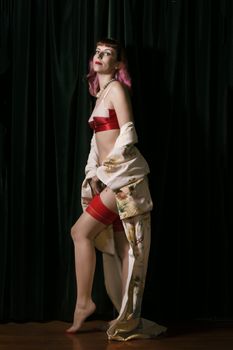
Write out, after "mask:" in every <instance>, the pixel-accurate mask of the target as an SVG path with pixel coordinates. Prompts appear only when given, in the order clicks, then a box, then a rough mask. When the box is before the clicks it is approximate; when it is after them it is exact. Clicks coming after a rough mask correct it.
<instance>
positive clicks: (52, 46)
mask: <svg viewBox="0 0 233 350" xmlns="http://www.w3.org/2000/svg"><path fill="white" fill-rule="evenodd" d="M0 13H1V17H0V20H1V22H0V30H1V31H0V89H1V91H0V97H1V98H0V321H1V322H7V321H9V320H13V321H20V322H23V321H26V320H32V321H46V320H49V319H59V320H67V321H70V320H71V319H72V312H73V307H74V303H75V296H76V287H75V274H74V255H73V243H72V240H71V237H70V227H71V226H72V224H73V223H74V222H75V220H76V218H77V217H78V216H79V214H80V213H81V206H80V185H81V181H82V179H83V176H84V166H85V163H86V159H87V155H88V151H89V141H90V137H91V131H90V130H89V127H88V125H87V120H88V118H89V115H90V111H91V109H92V103H93V101H92V100H91V98H90V96H89V93H88V88H87V82H86V79H85V76H86V74H87V71H88V60H89V57H90V55H91V54H92V52H93V50H94V48H95V41H96V40H97V39H99V38H100V37H102V36H111V37H115V38H117V39H120V40H121V41H122V42H123V44H125V46H126V49H127V53H128V58H129V68H130V73H131V75H132V80H133V92H132V103H133V107H134V116H135V124H136V129H137V132H138V136H139V144H138V147H139V149H140V150H141V152H142V153H143V155H144V156H145V158H146V159H147V160H148V162H149V165H150V168H151V173H150V188H151V193H152V196H153V200H154V204H155V206H154V210H153V212H152V245H151V253H150V260H149V269H148V275H147V283H146V289H145V294H144V301H143V309H142V313H143V316H144V317H147V318H150V319H152V320H155V321H158V320H169V319H199V318H202V319H229V318H232V317H233V302H232V295H233V286H232V268H231V266H232V263H233V261H232V260H233V258H232V240H233V238H232V232H233V231H232V228H233V227H232V226H233V225H232V198H233V191H232V189H233V186H232V176H233V171H232V170H233V168H232V149H233V148H232V136H233V135H232V133H233V132H232V126H233V125H232V124H233V122H232V116H233V102H232V101H233V68H232V63H233V21H232V15H233V2H232V1H231V0H228V1H227V0H219V1H211V0H205V1H203V0H196V1H188V0H186V1H185V0H146V1H135V0H125V1H124V0H118V1H117V0H115V1H113V0H112V1H110V0H96V1H94V0H93V1H91V0H86V1H82V0H47V1H46V0H34V1H30V0H22V1H13V0H0ZM93 296H94V300H95V301H96V303H97V313H96V317H105V316H106V317H108V316H110V317H111V315H112V313H113V311H114V310H113V307H112V305H111V303H110V301H109V299H108V297H107V295H106V292H105V288H104V285H103V272H102V260H101V254H100V253H98V266H97V271H96V276H95V283H94V290H93Z"/></svg>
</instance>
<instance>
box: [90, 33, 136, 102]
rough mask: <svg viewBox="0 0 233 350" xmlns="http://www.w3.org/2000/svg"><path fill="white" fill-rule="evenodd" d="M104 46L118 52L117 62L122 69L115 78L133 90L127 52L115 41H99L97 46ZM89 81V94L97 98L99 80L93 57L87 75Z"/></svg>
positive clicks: (118, 70)
mask: <svg viewBox="0 0 233 350" xmlns="http://www.w3.org/2000/svg"><path fill="white" fill-rule="evenodd" d="M100 44H104V45H106V46H109V47H112V48H113V49H115V50H116V52H117V60H118V61H120V62H121V64H120V68H119V69H117V70H116V73H115V76H114V78H115V79H116V80H118V81H119V82H121V83H122V84H124V85H125V86H126V87H127V88H128V89H130V88H131V78H130V75H129V72H128V69H127V60H126V57H125V51H124V49H123V47H122V46H121V44H120V43H119V42H118V41H116V40H114V39H109V38H105V39H102V40H99V41H98V42H97V45H100ZM87 80H88V85H89V92H90V94H91V95H92V96H96V94H97V92H98V90H99V80H98V77H97V73H96V72H95V71H94V69H93V57H91V59H90V61H89V73H88V74H87Z"/></svg>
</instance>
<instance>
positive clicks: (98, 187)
mask: <svg viewBox="0 0 233 350" xmlns="http://www.w3.org/2000/svg"><path fill="white" fill-rule="evenodd" d="M89 184H90V186H91V190H92V194H93V196H95V195H97V194H99V193H100V192H101V191H102V190H103V188H104V184H103V183H102V182H101V181H100V179H99V178H98V177H97V176H93V177H92V178H91V179H90V180H89Z"/></svg>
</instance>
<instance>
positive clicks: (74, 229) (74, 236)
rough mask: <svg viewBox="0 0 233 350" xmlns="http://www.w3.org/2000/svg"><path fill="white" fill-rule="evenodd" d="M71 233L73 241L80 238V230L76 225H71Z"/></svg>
mask: <svg viewBox="0 0 233 350" xmlns="http://www.w3.org/2000/svg"><path fill="white" fill-rule="evenodd" d="M70 234H71V237H72V239H73V241H76V240H77V238H78V230H77V227H76V225H74V226H72V227H71V230H70Z"/></svg>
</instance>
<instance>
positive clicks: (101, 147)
mask: <svg viewBox="0 0 233 350" xmlns="http://www.w3.org/2000/svg"><path fill="white" fill-rule="evenodd" d="M119 133H120V129H113V130H104V131H99V132H97V133H96V134H95V139H96V145H97V148H98V153H99V163H100V164H101V163H102V162H103V161H104V160H105V159H106V157H107V156H108V155H109V153H110V152H111V150H112V149H113V147H114V144H115V142H116V139H117V137H118V135H119Z"/></svg>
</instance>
